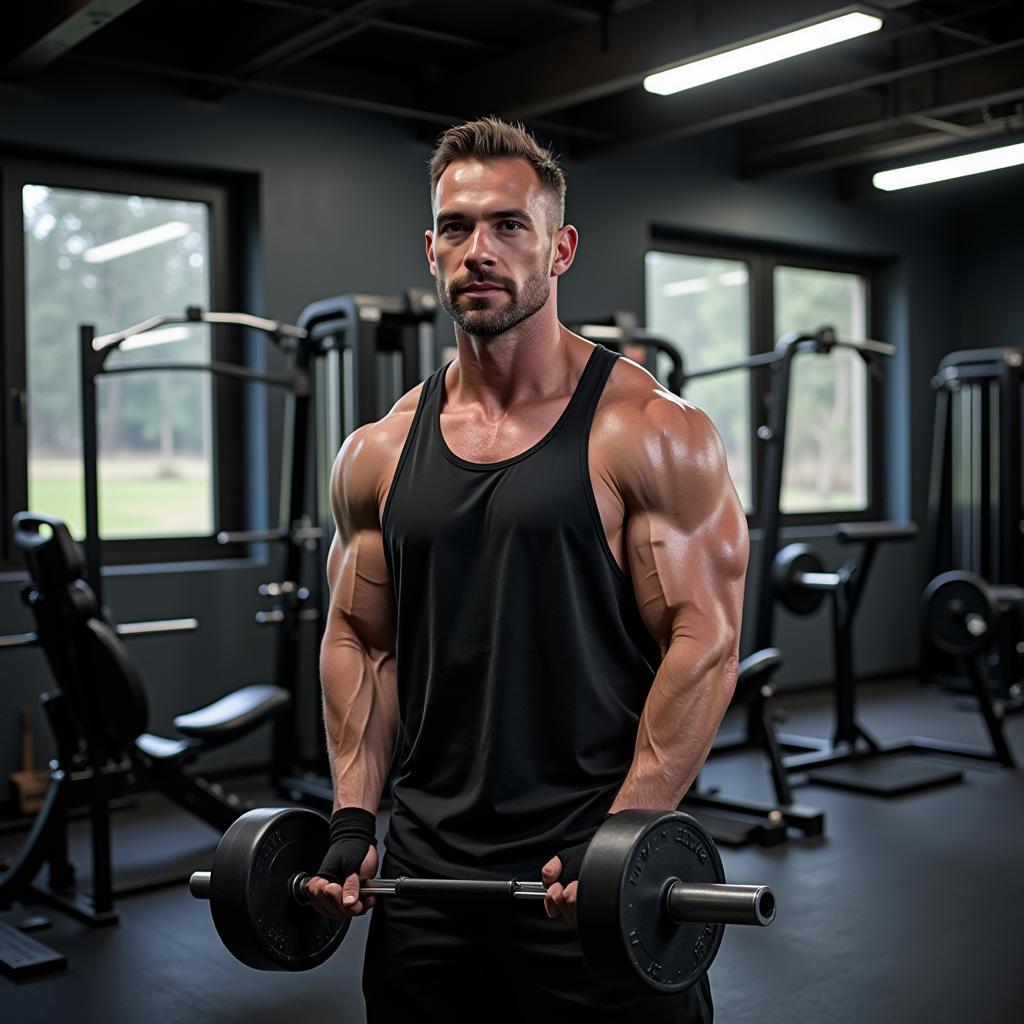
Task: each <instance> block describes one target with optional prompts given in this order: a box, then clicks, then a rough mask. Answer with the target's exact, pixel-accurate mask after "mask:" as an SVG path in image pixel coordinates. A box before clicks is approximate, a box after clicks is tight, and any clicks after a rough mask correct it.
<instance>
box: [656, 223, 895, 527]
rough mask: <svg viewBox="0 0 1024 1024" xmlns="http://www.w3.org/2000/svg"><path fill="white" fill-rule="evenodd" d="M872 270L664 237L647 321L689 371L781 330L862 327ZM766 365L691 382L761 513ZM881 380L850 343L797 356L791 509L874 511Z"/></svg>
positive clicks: (849, 514) (857, 514)
mask: <svg viewBox="0 0 1024 1024" xmlns="http://www.w3.org/2000/svg"><path fill="white" fill-rule="evenodd" d="M660 241H661V240H660V239H659V242H660ZM870 271H871V268H870V267H867V266H855V265H851V264H849V263H844V261H841V260H838V259H837V260H834V261H832V260H823V259H821V258H820V257H817V256H815V257H813V258H811V257H808V256H804V255H803V254H799V255H798V254H785V253H781V252H766V251H764V250H761V249H751V250H743V249H733V248H729V247H724V246H717V245H713V246H709V245H707V244H705V243H704V242H703V241H700V242H697V241H695V242H693V243H688V242H687V241H686V240H684V239H673V240H671V241H669V240H667V239H666V241H665V243H664V244H663V247H662V248H660V249H658V250H656V251H651V252H648V253H647V257H646V296H647V301H646V305H647V319H646V322H647V327H648V329H649V330H651V331H652V332H654V333H656V334H660V335H662V336H663V337H666V338H668V339H669V340H671V341H673V342H675V343H676V344H677V345H678V346H679V348H680V350H681V351H682V353H683V358H684V360H685V364H686V369H687V371H689V372H693V371H695V370H699V369H704V368H708V367H712V366H716V365H722V364H726V363H730V362H734V361H738V360H741V359H744V358H745V357H747V356H749V355H754V354H758V353H762V352H769V351H771V349H773V348H774V346H775V343H776V341H777V340H778V339H779V338H780V337H781V336H782V335H784V334H787V333H789V332H790V331H794V330H796V331H811V330H814V329H815V328H817V327H820V326H822V325H824V324H829V325H831V326H834V327H835V328H836V330H837V331H838V333H839V334H840V335H842V336H846V337H853V338H864V337H867V336H869V301H870V288H869V283H870ZM769 377H770V375H769V373H768V371H765V370H757V371H753V372H752V371H750V370H746V369H743V370H733V371H729V372H725V373H722V374H717V375H714V376H710V377H705V378H698V379H697V380H694V381H693V382H692V383H690V384H689V385H687V387H686V390H685V392H684V393H685V396H686V397H687V398H688V399H690V400H692V401H693V402H695V403H696V404H697V405H699V406H700V407H701V408H702V409H704V410H705V411H706V412H707V413H708V415H709V416H710V417H711V419H712V420H713V421H714V423H715V426H716V427H717V428H718V431H719V433H720V434H721V435H722V440H723V443H724V445H725V450H726V455H727V457H728V460H729V471H730V473H731V475H732V478H733V482H734V483H735V484H736V489H737V491H738V492H739V495H740V498H741V500H742V501H743V504H744V507H745V508H746V510H747V512H748V513H750V514H751V515H752V516H753V517H754V518H756V517H757V515H758V513H759V511H760V510H759V509H758V508H757V485H758V479H759V468H760V457H761V451H760V447H761V446H759V444H758V441H757V433H756V430H757V427H758V426H760V425H761V424H763V423H765V422H766V420H767V395H766V389H767V388H768V386H769V383H770V380H769ZM873 387H874V382H873V381H871V380H870V379H869V375H868V373H867V368H866V366H865V364H864V362H863V360H862V359H861V358H860V357H859V356H858V355H857V354H856V353H854V352H850V351H849V350H836V351H834V352H832V353H831V354H830V355H828V356H827V357H826V356H818V355H814V354H801V355H798V356H797V357H796V358H795V359H794V361H793V370H792V378H791V384H790V404H789V416H788V422H787V433H786V461H785V469H784V478H783V489H782V500H781V506H782V512H783V513H784V514H786V515H788V516H791V517H792V516H802V517H808V516H813V517H814V518H815V519H816V520H828V519H840V518H847V519H849V518H870V517H872V516H874V515H876V514H877V512H876V504H877V501H876V487H875V486H874V483H875V481H876V480H878V479H879V464H880V457H879V454H878V453H877V452H876V451H873V450H872V446H871V441H872V437H874V436H877V431H875V430H874V428H873V422H872V416H873V412H872V410H873V409H876V408H877V396H876V395H874V393H873Z"/></svg>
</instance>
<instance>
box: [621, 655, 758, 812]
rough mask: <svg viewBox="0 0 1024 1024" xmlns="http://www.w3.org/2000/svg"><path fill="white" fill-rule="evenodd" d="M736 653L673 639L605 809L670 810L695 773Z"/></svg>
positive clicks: (728, 688) (727, 690) (730, 683)
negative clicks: (618, 783) (627, 764)
mask: <svg viewBox="0 0 1024 1024" xmlns="http://www.w3.org/2000/svg"><path fill="white" fill-rule="evenodd" d="M737 666H738V657H737V654H736V651H735V650H734V649H733V647H732V646H731V645H730V648H729V650H728V651H714V650H708V649H707V648H706V647H702V646H701V645H699V644H698V643H697V642H696V641H695V640H691V639H685V640H679V641H675V642H673V643H672V644H671V645H670V646H669V649H668V652H667V653H666V655H665V657H664V659H663V660H662V663H661V666H660V667H659V669H658V674H657V675H656V676H655V679H654V683H653V685H652V687H651V692H650V693H649V694H648V696H647V702H646V703H645V705H644V710H643V713H642V715H641V716H640V725H639V728H638V730H637V739H636V747H635V750H634V753H633V763H632V764H631V766H630V769H629V772H628V773H627V774H626V778H625V780H624V782H623V784H622V786H621V788H620V789H619V792H618V794H617V795H616V797H615V800H614V802H613V803H612V806H611V810H612V811H613V812H614V811H620V810H623V809H625V808H627V807H645V808H651V809H656V810H666V809H671V808H675V807H676V806H677V805H678V804H679V801H680V800H682V798H683V796H684V795H685V794H686V791H687V790H688V789H689V788H690V786H691V785H692V784H693V780H694V779H695V778H696V777H697V773H698V772H699V771H700V768H701V765H702V764H703V763H704V759H705V758H706V757H707V754H708V751H709V750H710V749H711V743H712V741H713V740H714V738H715V733H716V732H717V731H718V726H719V725H720V724H721V721H722V716H723V715H724V714H725V712H726V709H727V708H728V706H729V701H730V700H731V699H732V694H733V691H734V690H735V687H736V671H737Z"/></svg>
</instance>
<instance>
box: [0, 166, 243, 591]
mask: <svg viewBox="0 0 1024 1024" xmlns="http://www.w3.org/2000/svg"><path fill="white" fill-rule="evenodd" d="M25 185H45V186H47V187H51V188H63V189H76V190H84V191H95V192H106V193H114V194H119V195H125V196H131V195H141V196H146V197H153V198H158V199H170V200H183V201H187V202H200V203H204V204H205V205H206V206H207V208H208V209H209V225H210V237H209V254H210V305H211V308H212V309H231V308H234V307H236V306H237V305H238V304H239V302H238V299H239V296H240V285H241V280H240V275H239V273H238V271H237V270H236V268H239V267H240V266H241V264H240V257H241V254H242V252H243V251H244V249H243V247H242V246H241V245H240V236H239V226H238V220H237V212H236V211H237V209H238V208H239V206H240V205H241V204H240V203H238V202H237V200H236V197H235V196H234V194H233V190H232V189H231V188H230V185H229V183H227V182H223V181H218V180H216V179H215V178H213V177H211V178H203V179H198V178H194V177H191V176H187V175H182V176H178V175H170V174H166V173H159V172H154V171H151V170H136V169H128V168H114V167H106V166H94V165H90V164H82V163H80V162H75V163H71V162H65V161H61V160H59V159H52V158H47V159H32V158H25V157H20V156H14V157H9V158H8V157H2V156H0V260H2V265H3V267H4V268H5V269H4V274H3V283H2V291H0V324H2V326H3V331H4V337H5V339H6V340H5V344H4V346H3V351H2V353H0V394H2V396H3V410H2V414H0V422H2V424H3V432H4V443H3V447H2V449H0V457H2V459H3V463H2V472H0V512H2V515H3V519H4V522H3V529H2V530H0V572H12V571H13V572H18V571H21V570H23V568H24V565H23V562H22V559H21V555H20V552H19V551H18V550H17V549H16V547H15V545H14V543H13V534H12V530H11V517H12V516H13V515H14V513H15V512H17V511H19V510H21V509H25V508H27V507H28V417H27V415H22V414H21V413H22V407H23V406H24V403H26V402H27V395H28V391H27V384H28V379H27V361H28V352H27V339H26V320H27V317H26V304H27V296H26V294H25V286H26V274H25V247H24V226H23V213H22V189H23V187H24V186H25ZM172 312H177V311H176V310H170V309H154V310H153V313H154V314H158V313H172ZM130 326H131V325H130V324H120V325H117V326H116V327H114V328H113V329H115V330H116V329H119V328H125V327H130ZM68 329H69V330H71V331H75V332H76V334H77V329H78V325H77V324H69V326H68ZM210 342H211V359H212V360H223V361H227V362H234V363H241V362H242V361H243V359H244V356H245V351H246V350H245V342H244V339H243V337H242V332H241V331H238V330H234V331H232V329H231V328H225V327H218V326H212V327H211V328H210ZM75 373H76V376H78V368H77V367H76V368H75ZM211 377H212V384H211V388H212V401H213V415H212V425H213V435H214V436H213V438H212V439H211V452H212V456H213V458H212V471H213V481H212V488H213V530H212V532H211V533H210V534H209V535H208V536H200V537H152V538H149V537H142V538H132V539H126V540H108V539H104V540H103V564H104V566H111V565H134V564H139V563H166V562H185V561H207V560H219V559H225V558H242V557H245V555H246V551H245V547H244V545H240V544H235V545H222V544H218V543H217V540H216V533H217V531H218V530H219V529H222V528H230V529H242V528H243V525H242V524H244V523H245V522H246V519H247V501H246V495H247V493H248V492H247V484H248V481H247V474H246V458H245V453H244V448H243V445H244V433H243V429H242V423H243V419H244V407H245V397H244V393H243V387H242V385H241V384H240V383H239V382H237V381H233V380H230V379H227V378H224V377H220V376H216V375H211ZM26 411H27V410H26ZM101 488H102V484H101ZM221 524H224V525H223V526H222V525H221Z"/></svg>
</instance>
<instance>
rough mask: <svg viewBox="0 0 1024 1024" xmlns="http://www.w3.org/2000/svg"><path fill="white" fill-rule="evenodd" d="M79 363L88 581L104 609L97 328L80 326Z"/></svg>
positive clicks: (88, 325)
mask: <svg viewBox="0 0 1024 1024" xmlns="http://www.w3.org/2000/svg"><path fill="white" fill-rule="evenodd" d="M78 335H79V342H78V343H79V359H80V367H81V385H82V477H83V485H84V492H85V539H84V546H85V578H86V580H87V581H88V583H89V586H90V587H92V589H93V593H95V595H96V603H97V605H98V606H99V607H100V608H102V607H103V581H102V579H101V569H100V567H101V565H102V552H101V545H102V541H101V539H100V514H99V483H98V476H99V470H98V462H99V442H98V439H97V426H96V419H97V410H96V375H97V373H98V372H99V370H101V369H102V360H101V361H100V364H99V365H97V359H96V353H95V352H94V351H93V347H92V341H93V338H95V337H96V328H95V327H94V326H93V325H92V324H81V325H80V326H79V328H78Z"/></svg>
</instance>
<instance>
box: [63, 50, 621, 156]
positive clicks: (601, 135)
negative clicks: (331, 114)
mask: <svg viewBox="0 0 1024 1024" xmlns="http://www.w3.org/2000/svg"><path fill="white" fill-rule="evenodd" d="M74 59H75V60H76V61H77V62H78V63H81V64H94V65H97V66H100V67H110V68H118V69H120V70H122V71H132V72H137V73H141V74H146V75H156V76H157V77H160V78H168V79H173V80H178V81H185V82H203V83H208V84H211V85H217V86H224V87H227V88H228V89H229V90H230V89H240V90H247V91H250V92H261V93H267V94H269V95H272V96H286V97H288V98H290V99H297V100H304V101H307V102H311V103H324V104H327V105H329V106H334V107H345V108H348V109H350V110H362V111H367V112H369V113H373V114H384V115H387V116H389V117H401V118H406V119H408V120H410V121H415V122H417V123H420V122H427V123H429V124H439V125H443V126H444V127H445V128H448V127H450V126H451V125H453V124H457V123H459V122H460V121H465V120H466V119H467V118H468V117H470V116H472V113H471V112H467V111H460V112H457V113H444V112H441V111H437V110H431V109H428V108H425V107H423V106H422V105H420V104H415V103H413V102H409V103H403V102H400V101H399V100H393V101H388V100H381V99H373V100H370V99H365V98H364V97H360V96H346V95H343V94H340V93H336V92H330V91H328V90H326V89H318V88H309V87H306V86H300V85H289V84H288V83H284V82H269V81H264V80H262V79H246V78H235V77H233V76H231V75H223V74H216V73H214V72H207V71H194V70H190V69H188V68H179V67H172V66H170V65H166V64H151V63H146V62H144V61H132V60H121V59H119V58H113V57H86V56H79V57H77V58H74ZM530 123H531V126H532V127H534V128H537V129H540V130H542V131H545V132H550V133H552V134H555V135H563V136H565V137H567V138H578V139H583V140H585V141H588V142H593V143H607V142H609V141H610V136H609V135H608V134H607V133H606V132H599V131H592V130H590V129H587V128H577V127H575V126H573V125H566V124H560V123H557V122H551V121H544V120H533V121H531V122H530Z"/></svg>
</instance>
